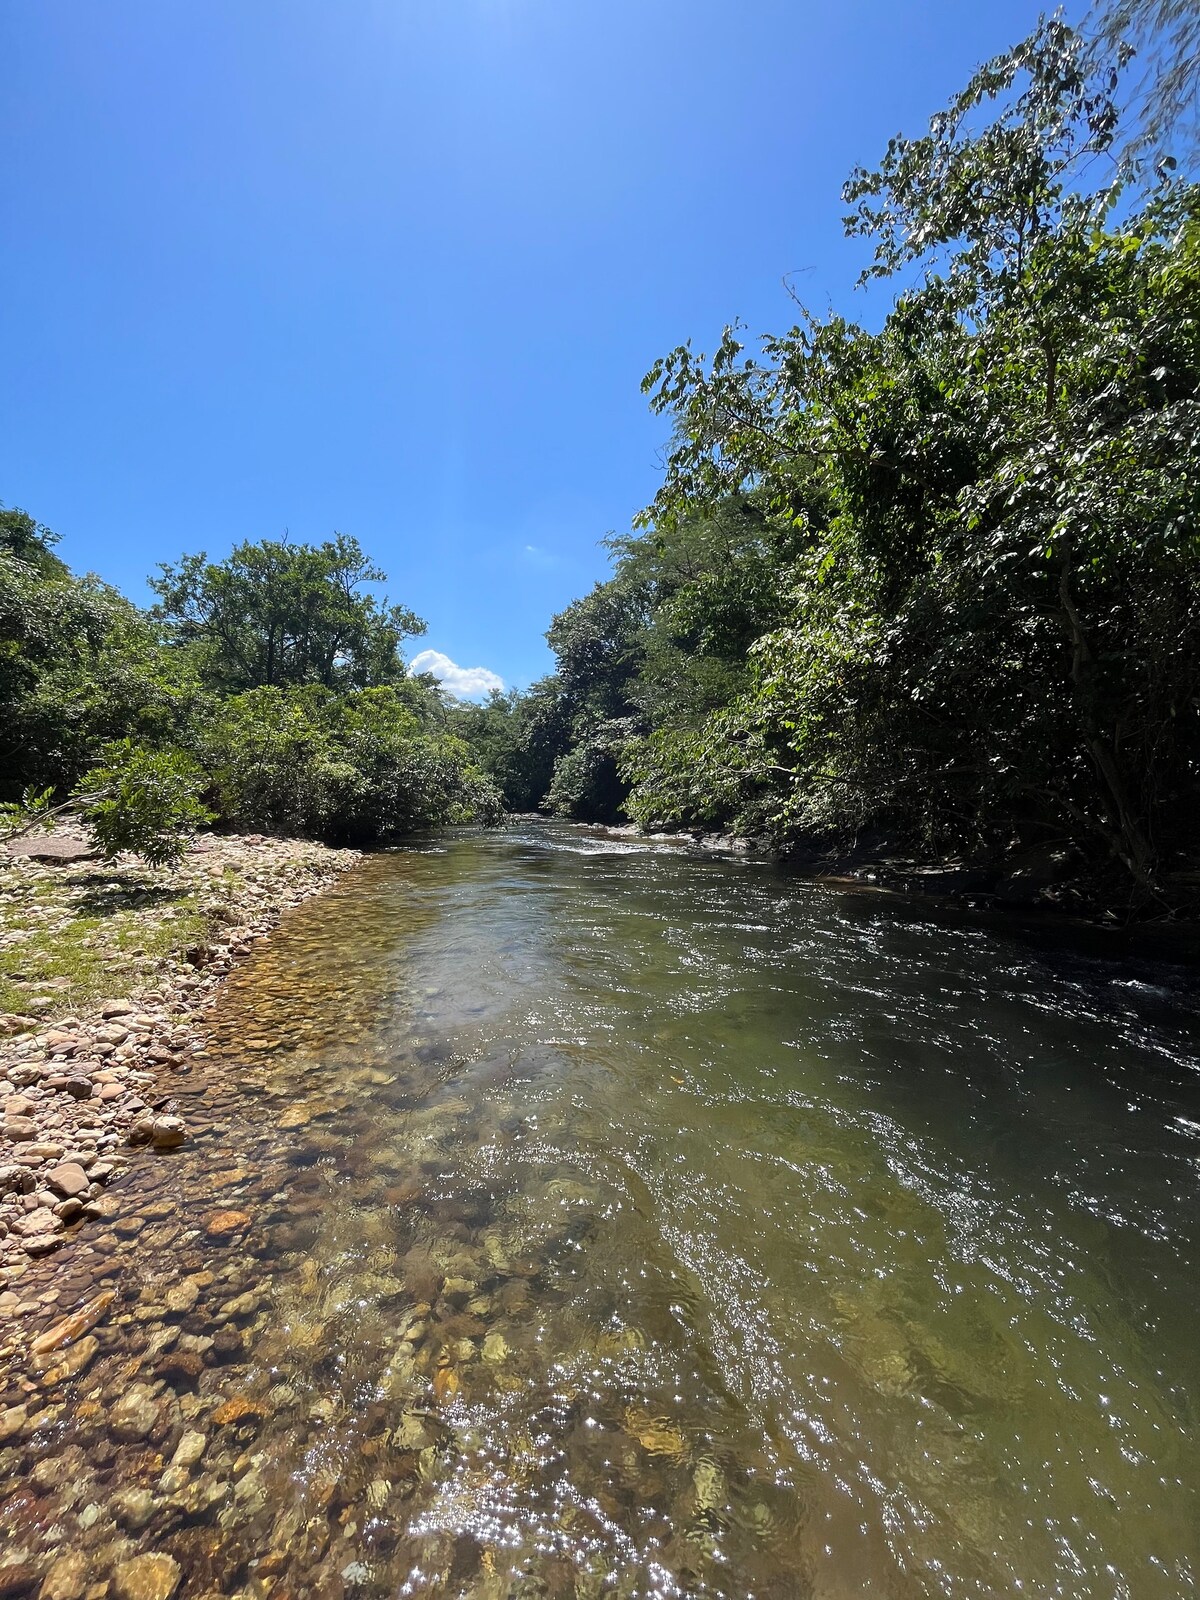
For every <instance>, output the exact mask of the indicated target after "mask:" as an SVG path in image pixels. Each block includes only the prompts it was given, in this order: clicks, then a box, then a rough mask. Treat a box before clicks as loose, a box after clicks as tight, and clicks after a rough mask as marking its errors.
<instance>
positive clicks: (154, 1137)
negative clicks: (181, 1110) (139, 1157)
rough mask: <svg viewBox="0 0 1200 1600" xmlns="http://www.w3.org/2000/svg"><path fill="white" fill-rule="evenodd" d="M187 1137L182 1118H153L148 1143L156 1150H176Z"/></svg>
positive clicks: (185, 1126)
mask: <svg viewBox="0 0 1200 1600" xmlns="http://www.w3.org/2000/svg"><path fill="white" fill-rule="evenodd" d="M187 1136H188V1134H187V1124H186V1123H185V1122H184V1120H183V1118H182V1117H155V1119H154V1122H153V1125H152V1127H151V1132H150V1143H151V1144H152V1145H153V1146H154V1148H155V1149H156V1150H177V1149H178V1148H179V1146H180V1145H181V1144H183V1143H184V1141H185V1140H186V1139H187Z"/></svg>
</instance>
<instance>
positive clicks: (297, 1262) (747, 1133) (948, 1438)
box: [0, 823, 1200, 1600]
mask: <svg viewBox="0 0 1200 1600" xmlns="http://www.w3.org/2000/svg"><path fill="white" fill-rule="evenodd" d="M214 1028H215V1034H214V1042H213V1044H212V1046H211V1049H210V1053H209V1058H208V1060H206V1061H202V1062H200V1063H199V1064H198V1070H197V1073H196V1074H195V1082H194V1084H192V1085H190V1086H189V1087H190V1088H191V1089H192V1090H193V1093H191V1094H190V1095H189V1096H186V1097H184V1108H185V1110H186V1111H187V1113H188V1115H189V1117H190V1118H191V1120H192V1121H193V1124H194V1126H195V1127H196V1128H197V1130H198V1132H197V1137H196V1140H195V1142H194V1146H193V1147H192V1148H191V1150H190V1151H188V1152H181V1154H180V1155H179V1156H178V1157H176V1158H164V1159H163V1160H162V1161H158V1162H155V1163H153V1164H147V1166H146V1168H145V1169H144V1170H143V1171H142V1172H141V1173H140V1175H139V1176H137V1177H136V1178H134V1179H132V1180H131V1184H132V1186H133V1191H134V1192H133V1196H132V1199H131V1201H130V1204H131V1205H132V1206H133V1209H134V1211H135V1213H136V1211H137V1208H138V1207H139V1206H140V1208H141V1215H140V1217H138V1216H136V1215H135V1217H134V1223H133V1224H131V1223H130V1222H129V1219H128V1217H126V1216H124V1215H123V1216H122V1217H121V1218H120V1219H118V1222H117V1223H116V1224H114V1230H113V1232H112V1233H111V1234H110V1235H109V1239H108V1243H109V1245H110V1246H111V1254H110V1256H109V1257H107V1258H106V1265H105V1267H104V1269H103V1270H104V1271H107V1272H108V1273H109V1276H108V1277H107V1278H104V1277H103V1276H102V1277H101V1282H111V1283H112V1284H113V1285H114V1286H116V1288H117V1290H118V1295H119V1301H118V1310H119V1312H120V1314H119V1315H117V1316H115V1317H113V1318H109V1319H108V1320H106V1321H104V1322H102V1323H101V1324H100V1326H99V1327H97V1329H96V1331H95V1337H96V1338H97V1340H98V1342H99V1348H98V1352H97V1355H96V1357H95V1359H94V1361H93V1362H92V1364H91V1365H90V1367H89V1368H88V1370H87V1372H86V1374H84V1375H82V1376H80V1377H79V1378H77V1379H74V1380H73V1386H72V1385H70V1384H69V1385H68V1386H67V1391H64V1392H65V1393H66V1398H65V1399H60V1400H59V1402H58V1404H57V1409H54V1408H52V1411H51V1413H50V1414H49V1415H48V1416H47V1419H46V1425H45V1426H44V1427H43V1429H42V1430H41V1432H40V1433H39V1434H38V1435H37V1436H36V1438H35V1440H34V1441H33V1442H32V1443H30V1444H27V1445H25V1446H21V1447H19V1449H23V1450H24V1454H23V1455H20V1458H19V1460H16V1461H14V1460H13V1459H12V1458H10V1460H9V1463H8V1464H9V1467H10V1468H12V1467H13V1466H14V1465H15V1466H16V1467H17V1468H18V1469H19V1474H20V1476H21V1481H22V1482H26V1481H32V1483H33V1484H34V1485H35V1490H34V1491H31V1493H32V1494H33V1495H34V1496H35V1498H34V1501H33V1503H32V1504H25V1503H24V1502H23V1503H22V1504H24V1505H25V1509H24V1517H25V1520H24V1522H23V1523H22V1522H21V1519H20V1518H19V1517H18V1518H16V1521H14V1520H13V1516H12V1513H11V1504H10V1507H9V1510H10V1517H9V1533H10V1537H12V1538H13V1539H18V1540H21V1539H23V1540H24V1544H23V1546H22V1549H21V1551H20V1554H21V1555H22V1556H23V1557H24V1556H29V1557H30V1559H32V1560H33V1561H34V1563H35V1564H36V1563H37V1562H38V1561H39V1560H41V1559H42V1558H43V1556H44V1554H45V1552H46V1551H48V1550H49V1551H54V1550H57V1551H59V1552H61V1551H63V1550H77V1551H82V1552H83V1553H84V1555H85V1556H86V1559H87V1561H88V1562H89V1563H90V1564H91V1565H90V1567H89V1572H90V1574H91V1575H92V1576H98V1577H100V1578H101V1579H102V1578H103V1574H104V1572H105V1570H106V1564H107V1565H111V1564H112V1563H113V1562H115V1561H116V1560H118V1558H121V1557H127V1556H128V1555H129V1554H130V1553H132V1552H136V1551H150V1552H163V1553H168V1554H171V1555H172V1556H173V1557H174V1558H175V1559H176V1560H177V1561H178V1562H179V1564H180V1571H181V1579H180V1586H179V1589H178V1591H177V1592H178V1594H179V1595H181V1596H200V1595H217V1594H222V1595H234V1594H237V1595H246V1596H251V1597H260V1596H267V1595H273V1596H274V1597H275V1600H300V1597H310V1596H311V1597H320V1600H325V1597H327V1596H333V1597H337V1596H340V1595H343V1594H344V1595H353V1596H362V1597H364V1600H374V1597H384V1596H403V1595H436V1596H462V1597H479V1600H500V1597H503V1596H510V1595H511V1596H517V1595H520V1596H553V1597H558V1596H564V1597H567V1596H572V1597H574V1596H577V1597H581V1600H582V1597H595V1600H600V1597H609V1596H613V1597H616V1596H621V1597H633V1596H693V1595H695V1596H709V1595H712V1596H730V1597H733V1596H737V1597H743V1596H746V1597H749V1596H755V1597H760V1596H761V1597H768V1596H773V1597H784V1596H788V1597H791V1596H795V1597H807V1596H812V1597H816V1600H841V1597H849V1596H859V1595H869V1596H887V1597H895V1600H908V1597H918V1596H920V1597H925V1596H947V1597H963V1600H965V1597H968V1596H971V1597H975V1596H993V1595H1023V1596H1037V1597H1039V1600H1043V1597H1048V1596H1064V1597H1070V1600H1081V1597H1091V1596H1104V1597H1108V1596H1114V1597H1115V1596H1122V1597H1125V1596H1127V1597H1130V1600H1157V1597H1163V1600H1167V1597H1170V1600H1174V1597H1177V1596H1183V1595H1190V1594H1192V1593H1193V1592H1195V1585H1196V1582H1197V1578H1198V1576H1200V1503H1198V1502H1200V1493H1198V1490H1200V1473H1198V1467H1200V1451H1198V1446H1197V1432H1196V1425H1197V1420H1198V1419H1197V1410H1198V1405H1200V1337H1198V1334H1197V1312H1198V1309H1200V1295H1198V1291H1200V1250H1198V1231H1200V1229H1198V1212H1197V1203H1196V1202H1197V1192H1198V1189H1200V1008H1198V1007H1197V1005H1196V1004H1195V1001H1194V999H1193V998H1189V993H1188V989H1187V986H1186V983H1185V981H1184V979H1183V978H1182V976H1181V975H1180V974H1179V973H1178V972H1172V971H1171V970H1169V969H1159V970H1151V969H1145V970H1141V969H1139V970H1138V971H1136V972H1135V971H1131V970H1130V969H1129V968H1127V967H1120V966H1116V965H1112V964H1110V963H1107V962H1105V961H1102V960H1099V959H1095V958H1088V957H1083V956H1078V955H1072V954H1070V953H1067V952H1063V951H1059V952H1055V951H1050V950H1048V949H1047V948H1046V946H1045V945H1044V944H1043V945H1042V946H1040V947H1038V948H1034V947H1031V946H1029V945H1027V944H1024V943H1022V942H1021V941H1020V940H1019V939H1018V938H1016V937H1014V936H1012V935H1009V934H1004V933H1002V932H996V931H995V930H986V929H984V928H982V927H981V926H980V925H979V924H978V923H977V922H972V921H971V920H969V918H968V917H967V916H966V914H961V915H960V914H954V915H950V914H947V913H937V912H936V911H934V910H932V909H931V908H930V907H929V906H928V905H926V906H921V905H919V904H918V905H914V904H913V903H911V902H907V901H904V900H900V899H896V898H893V897H885V896H878V895H872V894H870V893H865V892H861V891H850V890H847V889H845V888H840V887H837V886H831V885H827V884H821V883H814V882H806V881H802V880H797V879H794V878H789V877H787V876H785V875H783V874H781V873H780V872H778V871H777V870H775V869H773V868H771V867H770V866H767V865H765V864H763V863H759V862H755V861H752V860H746V859H739V858H734V857H728V858H726V857H720V856H713V855H699V854H696V853H693V852H690V851H685V850H681V849H678V848H668V847H658V848H656V847H653V846H651V845H648V844H644V843H637V842H631V841H627V840H623V839H614V838H605V837H602V836H600V835H597V834H588V833H587V832H585V831H582V830H579V829H573V828H568V827H566V826H560V825H554V824H541V823H532V824H526V823H516V824H513V825H511V826H509V827H508V828H506V829H502V830H498V831H496V832H490V833H482V832H479V833H476V832H471V831H463V832H461V833H451V834H449V835H447V836H445V837H444V838H441V839H438V840H436V841H434V842H431V843H428V844H427V845H425V846H423V847H420V848H416V849H412V850H408V851H405V852H402V853H396V854H388V855H382V856H376V857H373V858H370V859H368V860H366V861H365V862H364V863H363V864H362V866H361V867H359V868H358V869H356V870H355V871H354V872H352V873H351V874H349V875H348V876H347V877H346V879H345V880H344V881H343V882H341V883H340V884H339V885H338V886H337V887H336V888H335V889H334V890H333V891H331V892H330V893H329V894H327V895H325V896H324V897H323V898H321V899H320V900H318V901H314V902H310V903H309V904H307V905H306V906H303V907H301V908H299V909H298V910H297V911H296V912H294V913H292V914H290V915H289V917H288V918H287V919H286V920H285V922H284V924H283V926H282V928H281V930H280V931H279V933H278V934H277V935H276V936H275V937H274V938H273V939H272V940H271V941H270V942H269V944H267V945H265V946H264V947H263V948H262V949H261V950H260V951H259V952H258V954H256V955H255V956H254V957H253V958H252V959H251V961H250V962H249V963H248V964H247V965H246V966H244V967H243V968H241V969H240V970H239V972H238V973H237V974H235V976H234V977H233V978H232V979H231V981H230V983H229V984H228V985H227V987H226V990H225V992H224V997H223V999H222V1001H221V1002H220V1004H219V1007H218V1010H217V1012H216V1013H215V1017H214ZM231 1219H232V1220H231ZM131 1385H133V1386H134V1398H133V1400H130V1399H129V1390H130V1386H131ZM123 1397H124V1399H123ZM135 1402H137V1403H135ZM122 1404H123V1409H118V1407H120V1406H121V1405H122ZM139 1404H140V1409H141V1413H142V1415H141V1416H139V1415H138V1414H137V1413H138V1411H139ZM114 1416H115V1418H116V1420H115V1421H114ZM185 1435H186V1437H187V1438H189V1439H192V1440H193V1446H192V1447H190V1449H189V1447H187V1446H185V1447H184V1448H183V1450H182V1452H180V1451H179V1450H178V1449H177V1447H178V1445H179V1441H180V1439H181V1438H182V1437H184V1436H185ZM197 1440H199V1441H201V1442H197ZM13 1448H14V1447H10V1450H11V1449H13ZM201 1449H202V1450H203V1454H202V1457H201V1458H200V1459H199V1460H198V1461H195V1462H193V1461H192V1460H191V1457H192V1456H195V1455H197V1452H198V1451H200V1450H201ZM173 1452H174V1453H175V1455H176V1457H177V1458H178V1459H177V1460H176V1465H175V1466H173V1467H172V1466H170V1465H169V1463H170V1462H171V1460H172V1453H173ZM64 1460H66V1461H67V1462H69V1464H70V1469H71V1470H70V1471H69V1472H68V1473H66V1474H65V1475H64V1474H59V1475H58V1480H56V1471H55V1468H54V1465H53V1463H55V1462H62V1461H64ZM47 1463H49V1464H47ZM2 1465H3V1459H2V1458H0V1466H2ZM164 1471H165V1476H164ZM39 1472H40V1477H39V1476H38V1473H39ZM31 1474H32V1477H30V1475H31ZM64 1476H65V1481H61V1480H62V1479H63V1478H64ZM10 1481H13V1480H10ZM138 1495H140V1496H141V1498H140V1500H138V1499H137V1496H138ZM131 1496H132V1497H133V1498H132V1499H131ZM135 1501H136V1504H135V1503H134V1502H135ZM131 1508H132V1509H131ZM39 1540H40V1543H39V1542H38V1541H39ZM82 1592H83V1590H82V1589H81V1590H80V1593H82Z"/></svg>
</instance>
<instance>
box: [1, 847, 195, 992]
mask: <svg viewBox="0 0 1200 1600" xmlns="http://www.w3.org/2000/svg"><path fill="white" fill-rule="evenodd" d="M126 887H127V888H128V892H127V893H122V892H114V890H118V891H119V890H120V889H125V888H126ZM139 901H140V902H142V903H141V904H139V903H138V902H139ZM131 902H133V903H132V904H131ZM98 906H100V907H103V909H97V907H98ZM207 929H208V919H207V918H206V917H205V915H204V913H203V912H202V911H201V909H200V903H199V899H198V896H197V895H195V894H178V895H167V896H164V895H162V894H161V892H159V891H157V890H156V888H155V887H154V886H152V885H147V884H141V883H136V882H135V883H131V884H129V885H128V886H125V885H121V886H116V885H113V884H112V883H111V879H110V878H109V877H108V876H107V875H105V876H104V877H103V878H101V877H100V875H98V874H86V873H71V874H70V875H66V874H63V875H62V877H61V878H58V879H57V880H56V879H52V878H50V877H49V875H46V876H45V877H42V876H40V875H39V877H37V878H32V879H31V878H30V877H28V876H25V875H22V877H21V878H20V879H18V880H10V881H8V882H5V881H3V880H0V1010H2V1011H9V1012H14V1011H15V1012H22V1013H24V1012H28V1011H30V1010H31V1006H30V1002H31V1001H33V1000H36V999H37V998H38V997H39V996H45V997H49V998H51V999H52V1000H53V1002H54V1003H53V1005H52V1006H51V1007H42V1008H40V1010H41V1011H42V1012H43V1013H44V1014H46V1015H54V1014H61V1013H63V1012H72V1011H80V1010H84V1009H86V1008H87V1007H88V1006H90V1005H92V1004H94V1003H95V1002H96V1001H98V1000H103V999H107V998H111V997H113V996H116V995H122V994H125V993H127V992H128V991H129V990H130V989H132V988H136V987H138V986H139V984H143V983H145V982H146V980H147V979H148V978H149V977H151V976H152V975H153V973H154V972H155V970H156V969H157V966H158V963H159V961H160V960H161V959H162V958H163V957H164V956H169V955H171V954H173V953H174V952H177V951H179V950H184V949H187V948H188V947H189V946H190V945H193V944H197V943H199V942H201V941H202V940H203V939H204V937H205V934H206V932H207ZM33 1009H34V1012H35V1014H37V1010H38V1008H33Z"/></svg>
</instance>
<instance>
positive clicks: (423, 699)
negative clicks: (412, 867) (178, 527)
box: [0, 510, 501, 860]
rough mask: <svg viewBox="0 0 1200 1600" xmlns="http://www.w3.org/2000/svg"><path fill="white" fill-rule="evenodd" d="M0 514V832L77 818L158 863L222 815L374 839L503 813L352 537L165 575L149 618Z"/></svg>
mask: <svg viewBox="0 0 1200 1600" xmlns="http://www.w3.org/2000/svg"><path fill="white" fill-rule="evenodd" d="M55 542H56V541H55V537H54V535H53V534H52V533H51V532H50V531H49V530H48V529H46V528H44V527H42V526H41V525H39V524H38V523H36V522H35V521H34V519H33V518H32V517H31V516H29V515H28V514H27V513H25V512H23V511H19V510H2V511H0V786H2V787H0V801H2V802H3V806H2V809H0V831H8V832H10V833H11V832H15V831H19V830H22V829H28V828H29V827H31V826H36V825H39V824H42V823H45V822H48V821H52V820H53V819H54V818H55V817H57V816H61V815H63V814H76V815H79V816H81V817H82V818H83V819H84V820H85V821H86V822H87V823H88V825H89V826H90V827H91V828H92V830H93V832H94V834H95V836H96V838H97V840H98V841H99V843H100V844H101V845H102V846H104V847H105V848H106V849H107V850H109V851H110V852H115V851H116V850H120V849H133V850H137V851H140V852H141V853H142V854H144V855H146V856H148V857H149V858H150V859H152V860H167V859H170V857H171V856H172V855H173V854H174V853H176V852H177V851H178V850H179V849H180V848H181V846H182V842H183V840H184V839H185V838H186V836H187V833H188V831H189V830H190V829H192V828H194V827H196V826H198V825H200V824H202V823H205V822H210V821H212V822H216V823H218V824H224V825H227V826H230V827H238V828H243V829H256V830H270V831H272V832H286V833H300V834H305V835H308V836H311V837H315V838H320V839H325V840H328V841H330V842H333V843H354V844H370V843H374V842H377V841H379V840H384V839H387V838H391V837H395V836H399V835H402V834H405V833H408V832H411V831H412V830H414V829H418V828H424V827H432V826H437V825H440V824H443V823H448V822H460V821H465V820H482V821H486V822H490V821H494V820H496V819H497V817H498V816H499V815H500V811H501V802H500V797H499V794H498V791H497V789H496V787H495V785H494V784H493V783H492V782H491V780H490V779H489V778H487V777H486V776H485V775H484V774H483V773H482V771H481V770H480V769H479V766H478V764H477V762H476V760H475V758H474V756H473V754H472V752H471V751H470V750H469V748H468V747H467V745H466V744H465V743H464V742H463V740H462V739H461V738H460V737H458V736H457V735H456V733H455V731H454V729H453V727H452V711H451V708H450V707H449V706H448V704H447V702H446V700H445V699H444V697H443V695H442V693H441V691H440V690H439V688H438V686H437V684H436V683H435V682H434V681H433V680H432V679H430V678H428V677H421V678H411V677H409V676H407V674H406V668H405V663H404V658H403V655H402V651H401V645H402V642H403V640H404V639H405V638H407V637H410V636H412V635H414V634H418V633H421V632H423V631H424V626H425V625H424V623H423V622H422V621H421V620H420V619H419V618H418V617H416V616H414V615H413V613H412V612H411V611H408V610H407V609H405V608H403V607H401V606H393V605H388V604H387V603H385V602H380V601H378V600H376V599H375V598H374V596H373V594H372V593H371V588H372V586H373V585H375V584H376V583H378V582H380V581H381V580H382V574H381V573H380V572H378V571H377V570H376V569H375V568H374V567H373V566H372V565H371V564H370V563H369V562H368V561H367V560H366V559H365V557H364V556H363V553H362V551H361V550H360V548H359V546H358V544H357V543H356V542H355V540H353V539H350V538H346V537H344V536H335V537H334V538H333V539H331V540H329V541H327V542H325V543H323V544H320V545H306V544H293V543H290V542H289V541H287V540H264V541H262V542H260V543H257V544H250V543H247V544H242V545H240V546H238V547H237V548H236V549H235V550H234V551H233V553H232V555H231V556H230V557H229V558H228V560H226V561H223V562H216V563H214V562H209V561H207V560H206V559H205V557H204V556H202V555H198V556H191V557H186V558H185V559H184V560H183V561H181V562H180V563H179V564H178V565H176V566H173V567H172V566H164V567H162V568H161V569H160V573H159V576H158V577H157V578H155V579H153V580H152V582H151V587H152V589H153V590H154V592H155V593H156V595H157V604H156V605H154V606H153V607H152V608H151V609H150V610H148V611H147V610H142V609H139V608H138V607H137V606H135V605H134V604H132V602H130V601H129V600H127V599H126V598H125V597H124V596H122V595H121V594H119V593H118V592H117V591H116V590H114V589H112V588H110V587H109V586H108V585H107V584H104V583H102V582H100V581H99V580H98V579H96V578H94V577H84V578H80V577H76V576H74V575H73V574H72V573H71V572H69V571H68V569H67V567H66V566H65V565H64V564H63V562H62V561H60V560H59V559H58V557H57V556H56V555H55V554H54V550H53V546H54V544H55Z"/></svg>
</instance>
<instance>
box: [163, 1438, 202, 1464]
mask: <svg viewBox="0 0 1200 1600" xmlns="http://www.w3.org/2000/svg"><path fill="white" fill-rule="evenodd" d="M207 1447H208V1439H207V1438H206V1436H205V1435H204V1434H202V1433H198V1432H196V1431H194V1430H193V1431H190V1432H188V1433H185V1434H184V1435H183V1437H182V1438H181V1439H180V1441H179V1443H178V1444H177V1445H176V1446H175V1454H174V1455H173V1456H172V1457H171V1465H172V1466H173V1467H194V1466H195V1465H196V1463H197V1461H199V1460H200V1457H201V1456H202V1455H203V1454H204V1452H205V1450H206V1449H207Z"/></svg>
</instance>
